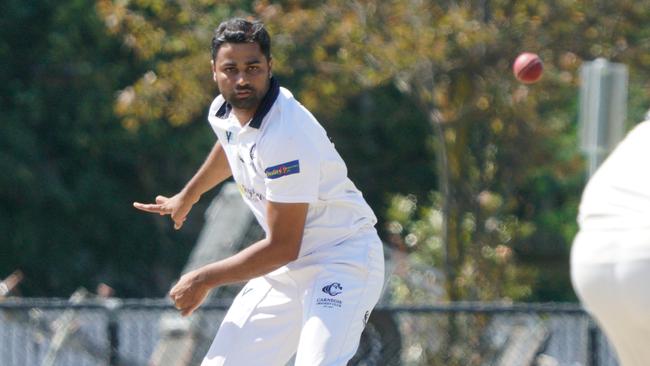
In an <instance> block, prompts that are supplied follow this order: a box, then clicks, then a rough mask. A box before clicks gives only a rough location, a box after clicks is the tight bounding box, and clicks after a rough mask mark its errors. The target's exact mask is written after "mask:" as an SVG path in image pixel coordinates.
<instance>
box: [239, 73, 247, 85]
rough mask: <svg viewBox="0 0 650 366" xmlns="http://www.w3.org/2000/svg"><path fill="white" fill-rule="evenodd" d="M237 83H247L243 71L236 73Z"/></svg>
mask: <svg viewBox="0 0 650 366" xmlns="http://www.w3.org/2000/svg"><path fill="white" fill-rule="evenodd" d="M236 81H237V85H247V84H248V77H247V75H246V73H245V72H243V71H242V72H239V73H237V79H236Z"/></svg>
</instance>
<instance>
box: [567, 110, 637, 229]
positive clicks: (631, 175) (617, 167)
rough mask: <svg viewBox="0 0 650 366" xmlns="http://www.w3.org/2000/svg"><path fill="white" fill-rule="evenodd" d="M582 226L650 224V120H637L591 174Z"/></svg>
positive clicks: (621, 227)
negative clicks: (638, 122) (632, 127)
mask: <svg viewBox="0 0 650 366" xmlns="http://www.w3.org/2000/svg"><path fill="white" fill-rule="evenodd" d="M578 222H579V223H580V227H581V228H588V229H626V228H634V229H639V228H650V121H646V122H642V123H640V124H638V125H637V126H636V127H635V128H634V129H632V131H630V132H629V133H628V134H627V136H626V137H625V139H623V141H621V142H620V143H619V144H618V146H617V147H616V149H614V151H613V152H612V153H611V154H610V156H609V157H608V158H607V159H606V160H605V162H603V164H602V165H601V166H600V167H599V168H598V170H597V171H596V173H595V174H594V175H593V176H592V177H591V179H590V180H589V182H588V183H587V186H586V187H585V190H584V192H583V194H582V201H581V203H580V212H579V215H578Z"/></svg>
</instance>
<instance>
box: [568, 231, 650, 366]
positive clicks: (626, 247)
mask: <svg viewBox="0 0 650 366" xmlns="http://www.w3.org/2000/svg"><path fill="white" fill-rule="evenodd" d="M571 280H572V282H573V287H574V289H575V290H576V292H577V294H578V297H579V298H580V300H581V301H582V303H583V304H584V306H585V308H586V309H587V311H589V313H591V314H592V315H593V316H594V318H595V319H596V320H597V322H598V323H599V325H600V327H601V328H602V329H603V331H604V332H605V334H606V335H607V337H608V338H609V341H610V342H611V343H612V345H613V346H614V348H615V349H616V352H617V354H618V358H619V361H620V364H621V366H648V365H650V229H633V230H589V231H584V230H582V231H581V232H580V233H578V235H577V236H576V238H575V239H574V242H573V247H572V249H571Z"/></svg>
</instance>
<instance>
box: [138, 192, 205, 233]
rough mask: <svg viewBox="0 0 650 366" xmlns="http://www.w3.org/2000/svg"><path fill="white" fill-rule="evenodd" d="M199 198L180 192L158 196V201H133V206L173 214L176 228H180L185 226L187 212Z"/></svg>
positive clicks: (147, 210)
mask: <svg viewBox="0 0 650 366" xmlns="http://www.w3.org/2000/svg"><path fill="white" fill-rule="evenodd" d="M196 201H197V200H192V199H188V197H186V196H185V194H183V193H182V192H181V193H178V194H176V195H174V196H173V197H165V196H158V197H156V203H140V202H133V207H135V208H137V209H138V210H142V211H146V212H151V213H157V214H159V215H171V218H172V220H173V221H174V229H176V230H178V229H180V228H181V226H183V223H184V222H185V219H187V214H188V213H189V212H190V210H191V209H192V206H194V204H195V203H196Z"/></svg>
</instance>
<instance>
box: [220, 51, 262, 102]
mask: <svg viewBox="0 0 650 366" xmlns="http://www.w3.org/2000/svg"><path fill="white" fill-rule="evenodd" d="M212 62H213V64H212V75H213V78H214V81H216V82H217V85H218V86H219V91H220V92H221V94H222V95H223V97H224V98H225V99H226V101H228V103H230V104H231V105H232V106H233V108H235V109H240V110H247V111H251V112H254V111H255V110H256V109H257V107H258V106H259V104H260V102H261V101H262V98H264V95H265V94H266V91H267V90H268V89H269V84H270V81H269V79H270V75H271V74H270V73H271V62H270V60H267V59H266V56H264V54H263V53H262V50H261V49H260V46H259V44H257V43H224V44H223V45H221V47H220V48H219V51H218V52H217V56H216V58H215V60H213V61H212Z"/></svg>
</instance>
